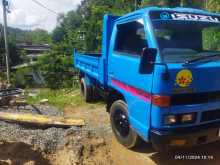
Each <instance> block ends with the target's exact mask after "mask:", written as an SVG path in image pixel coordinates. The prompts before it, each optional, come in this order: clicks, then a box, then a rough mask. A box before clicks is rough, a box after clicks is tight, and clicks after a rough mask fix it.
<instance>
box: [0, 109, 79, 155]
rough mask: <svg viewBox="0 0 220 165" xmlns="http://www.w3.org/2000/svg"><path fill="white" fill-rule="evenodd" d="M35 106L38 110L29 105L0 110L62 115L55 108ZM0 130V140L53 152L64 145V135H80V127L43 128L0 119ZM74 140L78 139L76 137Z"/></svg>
mask: <svg viewBox="0 0 220 165" xmlns="http://www.w3.org/2000/svg"><path fill="white" fill-rule="evenodd" d="M37 108H38V110H39V111H38V110H35V108H33V107H31V106H27V107H26V108H25V109H21V110H17V109H16V108H8V109H7V108H2V109H0V110H1V111H5V112H16V113H32V114H43V115H49V116H62V115H63V113H62V112H61V111H59V110H58V109H57V108H54V107H50V106H47V105H44V106H40V107H37ZM0 132H1V133H0V141H3V142H4V141H7V142H8V141H9V142H23V143H26V144H29V145H31V146H34V148H37V149H40V150H41V151H43V152H45V153H53V152H55V151H56V149H57V148H58V147H61V146H64V145H65V144H66V143H67V141H66V137H67V136H68V135H69V134H70V132H71V134H75V135H82V129H81V128H80V127H71V128H69V129H64V128H56V127H51V128H47V129H43V128H34V127H27V126H24V125H19V124H15V123H8V122H4V121H0ZM76 140H77V141H78V139H77V137H76ZM78 142H79V141H78ZM79 144H80V143H79Z"/></svg>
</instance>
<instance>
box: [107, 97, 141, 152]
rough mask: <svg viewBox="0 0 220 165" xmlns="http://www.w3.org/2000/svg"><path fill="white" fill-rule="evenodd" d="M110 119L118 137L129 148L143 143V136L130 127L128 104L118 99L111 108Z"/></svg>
mask: <svg viewBox="0 0 220 165" xmlns="http://www.w3.org/2000/svg"><path fill="white" fill-rule="evenodd" d="M110 120H111V126H112V130H113V132H114V134H115V136H116V139H117V140H118V141H119V143H121V144H122V145H124V146H125V147H127V148H134V147H136V146H138V145H139V144H140V143H141V141H142V140H141V138H140V137H139V136H138V135H137V133H136V132H134V131H133V130H132V128H131V127H130V123H129V120H128V110H127V104H126V103H125V102H124V101H122V100H118V101H115V102H114V103H113V104H112V106H111V108H110Z"/></svg>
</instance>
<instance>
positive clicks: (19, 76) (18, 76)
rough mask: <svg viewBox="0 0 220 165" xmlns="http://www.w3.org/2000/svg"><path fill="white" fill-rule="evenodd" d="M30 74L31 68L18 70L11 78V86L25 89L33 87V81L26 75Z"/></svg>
mask: <svg viewBox="0 0 220 165" xmlns="http://www.w3.org/2000/svg"><path fill="white" fill-rule="evenodd" d="M30 72H31V68H19V69H17V70H16V71H15V72H14V73H13V74H12V75H11V76H12V79H11V81H12V84H13V85H14V86H16V87H21V88H26V87H31V86H33V85H34V84H33V80H32V79H31V77H28V76H27V75H28V74H29V73H30Z"/></svg>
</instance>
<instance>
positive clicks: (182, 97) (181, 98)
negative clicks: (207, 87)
mask: <svg viewBox="0 0 220 165" xmlns="http://www.w3.org/2000/svg"><path fill="white" fill-rule="evenodd" d="M215 101H220V91H216V92H202V93H189V94H174V95H172V96H171V105H187V104H201V103H207V102H215Z"/></svg>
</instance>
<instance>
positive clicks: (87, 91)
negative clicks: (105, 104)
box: [80, 78, 93, 102]
mask: <svg viewBox="0 0 220 165" xmlns="http://www.w3.org/2000/svg"><path fill="white" fill-rule="evenodd" d="M80 91H81V95H82V96H83V98H84V100H85V101H86V102H92V101H93V90H92V87H91V86H88V85H86V82H85V79H84V78H81V80H80Z"/></svg>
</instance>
